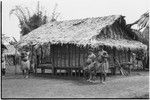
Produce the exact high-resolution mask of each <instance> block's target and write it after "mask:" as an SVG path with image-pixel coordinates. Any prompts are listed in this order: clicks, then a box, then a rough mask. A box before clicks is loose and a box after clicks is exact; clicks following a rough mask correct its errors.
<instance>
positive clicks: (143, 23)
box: [137, 11, 149, 30]
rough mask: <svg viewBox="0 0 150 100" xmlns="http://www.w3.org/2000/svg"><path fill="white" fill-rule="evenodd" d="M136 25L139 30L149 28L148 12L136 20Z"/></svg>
mask: <svg viewBox="0 0 150 100" xmlns="http://www.w3.org/2000/svg"><path fill="white" fill-rule="evenodd" d="M137 25H138V27H139V30H141V29H143V28H145V27H147V26H149V12H148V11H147V12H146V13H144V14H143V15H142V16H141V18H140V19H139V20H138V22H137Z"/></svg>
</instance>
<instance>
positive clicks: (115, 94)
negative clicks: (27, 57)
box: [2, 66, 149, 98]
mask: <svg viewBox="0 0 150 100" xmlns="http://www.w3.org/2000/svg"><path fill="white" fill-rule="evenodd" d="M11 68H12V69H9V70H7V74H6V76H5V77H2V97H3V98H148V96H149V95H148V93H149V81H148V80H149V72H145V71H138V72H132V73H131V75H130V76H128V77H125V76H120V75H115V76H108V77H107V80H106V84H100V82H99V80H98V79H97V80H96V81H95V83H89V82H87V81H86V80H85V79H83V78H82V77H76V78H75V77H64V76H51V75H50V74H45V75H42V74H38V75H37V76H34V75H33V76H30V78H28V79H25V78H24V77H23V76H22V75H21V73H20V71H19V69H17V72H18V74H16V75H15V74H14V66H12V67H11Z"/></svg>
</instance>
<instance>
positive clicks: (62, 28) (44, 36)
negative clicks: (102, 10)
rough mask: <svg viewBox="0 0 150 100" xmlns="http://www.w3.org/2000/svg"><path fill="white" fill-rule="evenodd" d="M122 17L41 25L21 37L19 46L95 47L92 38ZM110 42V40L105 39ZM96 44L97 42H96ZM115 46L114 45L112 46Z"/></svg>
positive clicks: (113, 16) (115, 16)
mask: <svg viewBox="0 0 150 100" xmlns="http://www.w3.org/2000/svg"><path fill="white" fill-rule="evenodd" d="M123 18H124V16H122V15H111V16H104V17H95V18H94V17H93V18H84V19H76V20H65V21H55V22H52V23H48V24H45V25H42V26H41V27H39V28H37V29H35V30H33V31H32V32H30V33H29V34H27V35H25V36H23V37H22V40H21V41H20V44H22V45H25V44H28V43H31V42H32V43H33V44H37V43H39V44H43V43H45V42H50V43H51V44H57V43H62V44H66V43H72V44H77V45H84V46H85V45H87V44H88V45H95V44H94V43H93V42H92V41H95V40H94V39H93V37H95V36H97V35H99V34H100V33H101V31H102V30H103V29H104V28H106V27H107V26H112V25H113V24H114V23H115V22H116V21H117V20H118V21H117V22H120V20H119V19H121V20H124V19H123ZM107 40H111V38H109V39H107ZM97 42H98V41H97ZM92 43H93V44H92ZM114 46H115V45H114Z"/></svg>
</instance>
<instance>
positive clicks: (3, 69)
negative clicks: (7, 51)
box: [2, 55, 6, 76]
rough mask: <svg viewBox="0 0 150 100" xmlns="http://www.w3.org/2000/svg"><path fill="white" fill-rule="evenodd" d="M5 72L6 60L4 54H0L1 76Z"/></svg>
mask: <svg viewBox="0 0 150 100" xmlns="http://www.w3.org/2000/svg"><path fill="white" fill-rule="evenodd" d="M5 74H6V61H5V56H4V55H2V76H5Z"/></svg>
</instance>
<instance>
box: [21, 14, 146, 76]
mask: <svg viewBox="0 0 150 100" xmlns="http://www.w3.org/2000/svg"><path fill="white" fill-rule="evenodd" d="M19 45H20V46H24V45H37V46H38V48H37V49H34V50H33V49H32V51H34V55H36V57H34V59H35V60H34V61H35V62H36V63H37V64H36V65H37V66H36V68H43V69H45V68H49V69H53V73H54V74H55V70H56V69H66V70H67V69H68V70H69V69H80V68H81V69H82V67H83V66H84V63H85V61H86V58H87V54H88V50H89V48H93V49H94V52H97V51H98V50H99V48H101V47H103V49H104V50H106V51H107V52H108V54H109V55H110V58H109V66H110V67H113V66H114V61H113V57H117V59H118V60H119V61H120V62H126V61H129V60H130V53H131V51H132V50H139V49H141V50H146V48H147V46H146V45H144V44H142V43H141V42H138V41H136V40H133V36H132V34H130V32H129V30H126V22H125V19H124V16H121V15H111V16H105V17H96V18H85V19H76V20H66V21H55V22H51V23H48V24H45V25H43V26H41V27H39V28H37V29H35V30H33V31H32V32H30V33H29V34H27V35H25V36H23V37H22V40H21V41H20V42H19Z"/></svg>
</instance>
